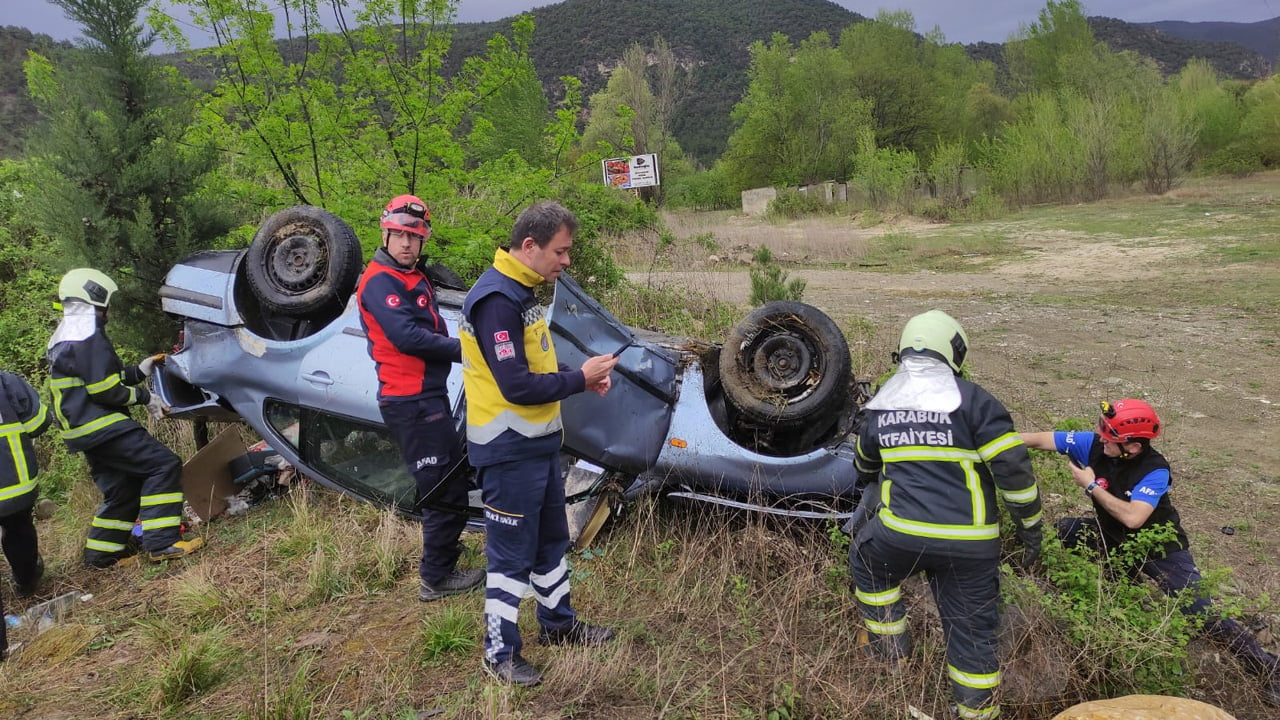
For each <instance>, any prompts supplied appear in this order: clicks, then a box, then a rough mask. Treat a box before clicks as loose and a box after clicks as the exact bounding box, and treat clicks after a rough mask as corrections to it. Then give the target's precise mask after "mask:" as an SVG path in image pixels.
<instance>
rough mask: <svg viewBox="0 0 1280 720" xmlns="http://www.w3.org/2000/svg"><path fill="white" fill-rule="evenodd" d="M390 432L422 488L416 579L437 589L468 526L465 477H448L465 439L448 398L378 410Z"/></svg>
mask: <svg viewBox="0 0 1280 720" xmlns="http://www.w3.org/2000/svg"><path fill="white" fill-rule="evenodd" d="M379 410H381V411H382V420H383V422H385V423H386V424H387V430H389V431H390V432H391V437H392V439H393V440H395V443H396V446H397V447H399V448H400V456H401V457H403V458H404V463H405V465H406V466H407V467H408V468H409V473H410V474H411V475H413V479H414V482H415V483H416V484H417V487H418V505H419V507H420V508H422V560H421V561H420V562H419V563H418V577H420V578H422V580H423V581H424V582H426V583H427V584H428V585H435V584H436V583H439V582H440V581H441V580H444V579H445V578H446V577H448V576H449V573H451V572H453V568H454V567H455V566H456V565H457V564H458V556H459V554H461V547H460V546H459V545H458V538H459V537H461V536H462V530H463V528H464V527H466V524H467V515H466V507H467V478H466V474H465V473H461V472H459V473H454V474H453V477H451V478H446V477H445V473H446V472H448V470H449V468H450V466H451V465H452V460H453V458H454V456H455V455H456V453H458V452H460V451H461V440H460V436H459V435H458V431H457V428H456V427H455V426H454V421H453V415H452V414H450V412H449V401H448V400H447V399H446V398H442V397H437V398H426V399H420V400H405V401H400V402H396V401H389V402H384V403H382V404H381V405H380V406H379Z"/></svg>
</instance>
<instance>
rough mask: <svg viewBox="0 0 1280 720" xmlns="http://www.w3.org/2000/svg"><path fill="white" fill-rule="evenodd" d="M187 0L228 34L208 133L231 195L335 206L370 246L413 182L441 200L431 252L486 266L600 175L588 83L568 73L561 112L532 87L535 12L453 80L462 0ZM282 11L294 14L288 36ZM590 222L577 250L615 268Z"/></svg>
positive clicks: (594, 272) (220, 50)
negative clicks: (326, 23)
mask: <svg viewBox="0 0 1280 720" xmlns="http://www.w3.org/2000/svg"><path fill="white" fill-rule="evenodd" d="M187 2H188V4H189V5H190V6H191V7H192V8H193V9H194V10H198V11H199V12H198V13H197V22H199V23H201V24H203V25H204V27H205V28H207V29H208V30H209V31H210V32H211V33H212V34H213V35H214V37H215V38H216V39H217V44H216V46H215V47H213V48H210V49H209V50H207V51H206V52H205V57H206V58H207V59H208V60H209V61H210V63H211V64H212V65H213V67H214V68H215V69H216V70H217V77H218V79H217V84H216V86H215V88H214V91H213V94H212V96H211V98H210V100H209V102H208V103H207V104H206V106H205V112H204V113H203V115H202V123H201V125H200V128H199V129H200V132H201V133H203V135H204V136H205V137H208V138H211V139H213V140H215V141H216V142H217V143H218V144H219V145H220V146H221V147H223V148H224V149H225V151H226V155H227V158H228V163H227V164H226V166H225V172H224V173H223V174H222V178H221V181H222V182H224V183H225V186H226V188H227V192H229V193H231V194H234V195H237V196H240V197H244V198H246V199H250V200H251V201H252V203H253V205H255V206H257V207H260V208H262V209H263V210H264V211H265V210H268V209H275V208H278V207H280V206H282V205H289V204H308V205H318V206H322V207H325V208H326V209H328V210H330V211H332V212H334V213H335V214H336V215H338V216H339V217H341V218H343V219H344V220H346V221H347V222H348V223H349V224H350V225H351V226H352V227H353V228H354V229H355V231H356V233H357V234H358V235H359V236H360V237H361V238H362V240H363V241H364V243H365V245H366V248H370V249H371V248H372V247H373V246H374V245H376V243H377V238H378V229H377V224H376V222H374V219H375V218H377V213H378V210H379V209H380V208H381V205H382V203H383V202H385V200H386V198H388V197H391V196H394V195H397V194H400V193H403V192H411V193H414V194H416V195H418V196H420V197H422V198H423V199H424V200H425V201H426V202H427V203H428V204H429V205H430V206H431V212H432V223H433V226H434V228H435V231H434V233H433V234H432V238H431V243H430V246H429V247H428V248H427V253H428V255H430V256H431V257H432V258H433V259H434V260H438V261H442V262H446V263H447V264H449V265H451V266H452V267H453V268H454V269H455V270H457V271H458V272H459V273H461V274H462V275H464V276H468V275H471V276H474V275H475V274H478V273H479V271H480V270H481V269H482V268H483V267H484V266H485V265H487V264H488V263H489V261H490V260H491V259H492V257H493V249H494V247H495V246H496V245H498V244H499V243H501V242H502V239H503V238H504V237H505V236H506V234H507V232H508V231H509V229H510V227H511V223H512V221H513V220H514V217H515V215H516V214H518V213H519V212H520V210H522V209H523V208H524V207H526V206H527V205H528V204H529V203H530V202H532V201H534V200H537V199H542V198H546V197H561V198H564V199H566V201H567V198H568V196H569V195H570V194H571V193H572V191H573V189H574V187H575V186H576V185H577V184H579V183H582V182H586V181H587V178H588V177H590V180H592V181H595V180H596V177H598V176H596V175H593V174H591V173H590V172H589V171H590V170H593V169H594V168H596V167H598V162H599V158H600V154H599V153H598V152H595V151H585V152H584V151H583V149H582V147H581V137H580V135H579V133H578V131H577V129H576V127H575V122H576V120H577V118H578V114H579V110H580V104H581V93H580V90H579V83H578V81H577V80H576V79H575V78H565V79H564V81H565V99H564V101H563V102H562V104H561V105H559V106H558V107H555V108H551V107H550V105H549V103H547V101H546V100H545V97H540V95H541V89H540V88H539V87H537V85H536V83H534V82H533V74H532V63H531V60H530V58H529V54H528V50H529V46H530V43H531V41H532V38H533V32H534V25H533V20H532V17H531V16H528V15H524V16H520V17H518V18H516V19H515V20H514V21H513V22H512V24H511V28H510V32H509V33H508V34H496V35H494V36H493V37H492V38H490V39H489V41H488V43H487V46H486V50H485V52H484V53H483V54H481V55H477V56H474V57H469V58H467V59H466V60H464V61H463V62H462V65H461V68H460V69H459V70H458V71H457V72H454V73H452V74H450V75H449V76H448V77H446V76H445V74H444V73H443V67H444V61H445V58H446V56H447V54H448V53H449V50H450V47H451V42H452V32H453V25H452V20H453V16H454V7H455V5H456V3H455V2H454V1H453V0H368V1H367V2H363V3H361V4H359V5H358V6H354V7H356V8H357V9H355V10H354V11H351V10H349V9H348V6H347V5H346V4H345V3H339V2H331V1H330V0H281V1H279V2H277V0H187ZM277 7H285V8H287V9H288V10H289V13H288V18H289V19H290V21H291V22H290V23H288V24H286V26H285V32H286V35H287V37H286V38H285V39H284V41H282V42H279V43H277V42H276V38H275V36H274V34H273V31H272V28H273V20H274V16H273V14H272V10H273V9H274V8H277ZM322 7H323V10H324V12H325V14H326V15H328V14H332V15H333V16H334V17H335V18H337V26H338V29H337V31H336V32H327V31H325V30H324V28H323V27H322V26H321V25H320V23H319V16H320V12H321V9H322ZM535 132H536V136H535ZM577 197H579V198H581V199H582V200H583V202H586V203H594V202H598V201H601V198H600V196H597V195H592V194H587V193H582V194H579V195H577ZM627 202H634V200H632V199H631V198H628V199H627ZM568 206H569V207H570V209H572V210H574V211H575V212H577V213H579V215H581V216H583V217H587V218H591V217H600V216H601V214H600V213H597V212H593V210H595V209H594V208H587V207H575V206H572V205H568ZM255 220H256V218H255ZM254 224H255V223H254V222H250V223H247V224H246V225H245V226H244V228H243V229H242V231H241V232H240V233H239V237H240V238H241V239H243V238H244V237H245V236H246V235H248V234H249V232H251V230H252V227H253V226H254ZM586 225H587V223H586V222H585V221H584V223H583V228H582V229H580V232H579V244H580V245H581V246H582V247H580V248H577V250H578V252H576V253H575V260H578V259H580V258H592V257H597V258H599V260H600V262H601V263H604V264H608V263H609V259H608V256H607V255H606V254H604V253H600V254H598V255H597V254H593V253H590V252H587V251H586V243H588V242H590V238H592V237H594V236H597V235H598V234H599V230H600V229H599V228H594V227H587V226H586ZM612 229H613V228H611V230H612ZM616 229H617V230H625V229H626V228H625V227H618V228H616ZM575 271H576V274H578V275H579V276H581V277H582V278H584V279H585V278H596V280H597V281H598V282H601V283H607V282H613V281H614V279H616V277H617V274H616V272H615V270H614V269H613V268H612V267H611V266H610V267H605V266H603V265H602V266H601V267H598V268H593V267H590V266H589V265H588V264H586V263H583V262H575Z"/></svg>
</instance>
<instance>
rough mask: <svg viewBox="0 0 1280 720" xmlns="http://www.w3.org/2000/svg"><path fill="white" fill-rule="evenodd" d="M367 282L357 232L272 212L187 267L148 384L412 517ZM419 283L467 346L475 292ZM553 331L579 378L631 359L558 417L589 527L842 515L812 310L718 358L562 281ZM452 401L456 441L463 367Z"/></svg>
mask: <svg viewBox="0 0 1280 720" xmlns="http://www.w3.org/2000/svg"><path fill="white" fill-rule="evenodd" d="M361 270H362V259H361V250H360V245H359V242H358V241H357V240H356V237H355V234H354V233H353V232H352V231H351V229H350V227H349V226H347V225H346V224H345V223H343V222H342V221H341V220H340V219H339V218H337V217H336V216H334V215H332V214H331V213H328V212H327V211H324V210H321V209H319V208H314V207H309V206H299V207H294V208H289V209H286V210H281V211H279V212H277V213H275V214H274V215H272V216H271V217H270V218H268V219H267V220H266V221H265V222H264V223H263V225H262V226H261V227H260V228H259V231H258V233H257V235H256V236H255V238H254V240H253V242H252V244H251V245H250V246H249V247H248V248H247V249H242V250H212V251H205V252H200V253H196V254H194V255H192V256H191V257H189V258H187V259H186V260H184V261H182V262H181V263H179V264H178V265H176V266H174V267H173V269H172V270H170V271H169V273H168V275H167V277H166V278H165V284H164V286H163V287H162V289H161V291H160V296H161V301H162V306H163V309H164V311H165V312H166V313H169V314H170V315H172V316H174V317H176V318H178V319H179V320H180V321H181V324H182V332H181V337H180V340H179V343H178V345H177V347H176V349H175V352H174V353H173V354H172V355H171V356H170V357H169V358H168V361H167V362H166V363H165V364H164V365H157V366H156V368H155V370H153V374H152V378H151V380H152V386H153V389H154V390H155V392H157V393H158V394H159V396H160V398H161V400H162V401H163V402H164V404H165V405H166V406H168V407H169V408H170V411H169V415H170V417H175V418H193V417H206V418H210V419H214V420H223V421H226V420H243V421H244V422H246V423H248V424H249V425H250V426H251V427H252V428H253V429H254V430H255V431H257V432H258V433H259V434H260V435H261V436H262V437H263V438H264V439H265V440H266V441H267V442H268V443H269V444H270V445H271V446H272V447H273V448H274V449H275V450H276V451H277V452H278V453H279V454H281V455H282V456H284V457H285V458H286V459H287V460H288V461H290V462H291V463H293V464H294V465H295V466H296V467H298V468H299V469H301V470H302V471H303V472H304V473H305V474H307V475H309V476H310V477H311V478H313V479H314V480H316V481H318V482H320V483H322V484H324V485H326V486H329V487H331V488H333V489H336V490H338V491H341V492H344V493H347V494H349V495H353V496H355V497H358V498H361V499H364V500H367V501H371V502H375V503H379V504H382V505H384V506H388V507H394V508H396V509H398V510H400V511H402V512H404V513H407V514H416V512H417V502H418V498H416V497H415V486H414V482H413V480H412V478H411V477H410V475H409V474H408V472H407V471H406V470H405V468H404V467H403V466H402V464H401V460H400V455H399V453H398V452H397V451H396V449H395V446H394V445H393V444H392V441H391V437H390V435H389V434H388V432H387V431H386V429H385V427H383V425H382V420H381V415H380V413H379V411H378V407H377V379H376V376H375V373H374V367H373V361H372V359H371V358H370V357H369V353H368V349H367V340H366V338H365V333H364V331H363V329H362V328H361V325H360V319H359V313H358V310H357V307H356V303H355V301H354V298H353V291H354V289H355V286H356V282H357V280H358V277H359V274H360V272H361ZM427 270H428V273H427V274H428V276H430V277H431V278H432V280H433V282H434V283H435V285H436V287H437V300H438V302H439V306H440V311H441V313H442V314H443V315H444V317H445V320H446V323H447V325H448V326H449V330H450V334H452V335H454V336H455V337H456V335H457V325H458V322H459V320H460V318H461V307H462V302H463V299H464V297H465V287H464V285H463V283H462V281H461V280H460V279H459V278H458V276H457V275H456V274H455V273H453V272H452V271H450V270H449V269H448V268H444V267H442V266H432V267H429V268H428V269H427ZM548 322H549V324H550V327H551V331H552V335H553V337H554V341H555V344H556V351H557V354H558V356H559V358H560V360H561V362H563V363H566V364H568V365H570V366H572V367H577V366H578V365H580V364H581V363H582V361H583V360H585V359H586V357H588V356H590V355H598V354H605V353H613V352H618V351H619V348H622V350H621V351H620V355H619V362H618V365H617V367H616V369H615V370H614V373H613V376H612V379H613V387H612V390H611V391H610V392H609V394H608V396H607V397H603V398H602V397H599V396H597V395H595V394H594V393H581V394H578V395H575V396H573V397H571V398H569V399H567V400H565V401H563V403H562V405H561V408H562V413H563V419H564V452H565V453H566V454H567V455H568V456H570V459H571V461H570V462H566V463H565V467H566V469H569V470H568V471H569V473H570V476H571V477H570V483H569V492H570V498H569V500H570V502H571V504H572V503H574V501H583V500H592V502H591V503H584V505H585V506H586V507H590V508H591V509H592V511H591V512H592V513H593V514H594V515H595V516H596V518H597V519H602V516H603V515H604V514H607V509H608V506H609V505H610V503H602V502H599V498H601V497H602V496H604V495H606V494H608V493H609V492H610V491H614V494H613V495H612V497H613V498H614V499H615V500H617V499H619V498H622V499H625V498H629V497H632V496H634V495H636V494H638V493H641V492H665V493H672V494H677V495H680V496H682V497H687V498H693V499H697V500H705V501H709V502H717V503H722V504H730V505H735V506H742V507H749V508H752V509H758V510H764V511H769V512H780V513H786V514H793V515H801V516H826V515H838V514H840V513H841V511H842V510H843V509H844V508H845V507H846V506H847V504H848V500H849V499H850V496H851V495H852V493H853V479H854V471H853V448H852V446H851V445H850V444H849V443H847V442H846V436H847V434H848V431H849V429H850V427H851V426H852V423H853V421H854V416H855V413H856V411H857V409H858V402H857V399H856V398H855V393H856V391H857V388H858V386H857V385H856V384H855V383H854V382H853V379H852V376H851V372H850V358H849V351H848V346H847V343H846V341H845V339H844V336H843V335H842V334H841V332H840V330H839V328H838V327H837V326H836V325H835V323H834V322H832V321H831V319H830V318H828V317H827V316H826V315H825V314H823V313H822V312H820V311H819V310H817V309H816V308H813V307H811V306H809V305H805V304H803V303H798V302H777V303H770V304H768V305H765V306H764V307H761V308H758V309H756V310H755V311H753V312H751V313H750V314H748V315H747V316H746V317H745V318H744V319H743V320H742V321H741V322H740V323H739V324H738V325H737V326H736V327H735V328H734V329H733V330H732V331H731V332H730V334H729V336H728V338H726V341H725V343H724V344H723V345H708V344H705V343H697V342H693V341H690V340H687V339H683V338H676V337H670V336H665V335H658V334H654V333H649V332H645V331H640V330H634V329H631V328H628V327H627V326H625V325H623V324H622V323H621V322H619V321H618V320H617V319H616V318H614V317H613V316H612V315H610V314H609V312H608V311H606V310H605V309H604V308H603V307H601V306H600V304H599V303H597V302H596V301H595V300H594V299H593V298H591V297H590V296H589V295H587V294H586V293H585V292H584V291H583V290H582V288H581V287H579V286H578V285H577V284H576V283H575V282H574V281H573V280H572V279H570V278H568V277H567V276H561V279H560V280H559V281H558V282H557V284H556V286H555V288H554V299H553V301H552V302H551V305H550V308H549V310H548ZM448 390H449V397H450V400H451V405H452V407H453V411H454V418H455V420H456V422H457V423H458V426H459V428H463V427H464V426H465V412H466V403H465V400H464V398H463V392H462V370H461V366H460V365H454V367H453V371H452V372H451V373H450V375H449V378H448ZM463 445H464V447H463V448H462V451H461V452H459V453H458V454H457V457H458V458H459V461H458V463H457V464H456V466H455V467H453V468H452V469H451V472H458V473H469V474H471V475H472V484H473V487H474V472H473V471H472V470H471V468H470V467H469V465H468V464H467V462H466V459H465V442H464V443H463ZM570 468H572V469H570ZM478 495H479V493H478V491H477V492H473V493H472V503H471V504H472V507H473V510H475V512H476V515H477V516H478V515H479V504H480V503H479V497H478ZM597 508H598V509H599V512H595V510H596V509H597ZM572 512H573V508H572V505H571V513H572ZM596 524H597V525H598V523H596Z"/></svg>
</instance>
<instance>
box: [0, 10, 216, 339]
mask: <svg viewBox="0 0 1280 720" xmlns="http://www.w3.org/2000/svg"><path fill="white" fill-rule="evenodd" d="M54 2H55V4H57V5H58V6H59V7H61V8H62V9H63V10H64V11H65V12H66V15H67V17H68V19H70V20H72V21H73V22H75V23H77V24H78V25H79V26H80V27H81V29H82V31H83V32H84V40H83V41H82V42H81V43H80V45H79V48H78V49H77V50H76V51H74V52H69V53H67V54H66V55H64V57H65V60H62V61H59V62H58V63H57V64H54V63H53V62H51V61H50V60H49V59H48V58H45V57H43V56H40V55H37V54H32V55H31V56H30V58H29V59H28V61H27V63H26V64H25V69H26V73H27V84H28V87H29V88H30V90H31V93H32V96H33V97H34V98H35V100H36V104H37V107H39V109H40V111H41V113H42V114H43V115H44V116H45V117H46V118H47V119H48V123H47V124H46V125H44V126H42V127H41V128H40V129H38V130H37V131H36V133H35V134H34V135H33V137H32V139H31V145H30V150H31V161H32V168H31V169H32V174H33V176H34V177H35V179H36V188H38V191H33V192H31V193H30V194H28V195H26V196H25V198H24V203H23V208H22V214H23V216H24V217H25V218H26V220H27V221H28V222H29V223H30V224H31V226H32V227H34V228H35V229H36V230H37V231H39V232H40V233H41V234H42V235H43V236H44V237H46V238H49V239H50V243H51V247H50V248H49V250H50V252H48V253H47V254H46V258H47V262H48V264H49V266H50V268H51V269H52V270H53V271H54V272H60V271H63V270H66V269H69V268H71V267H75V266H78V265H85V266H90V267H95V268H98V269H100V270H103V271H105V272H107V273H108V274H109V275H112V276H113V278H114V279H115V280H116V282H117V283H119V285H120V293H119V295H118V296H117V298H118V300H117V301H116V302H114V303H113V305H114V307H113V316H114V318H115V319H116V322H115V323H113V334H114V335H115V336H116V338H117V339H118V340H122V341H125V342H127V343H131V344H134V345H135V346H137V347H139V348H145V349H156V348H159V347H164V346H166V345H167V344H168V343H169V342H171V341H172V330H171V328H170V327H169V325H168V323H167V321H166V320H165V317H164V315H163V314H162V313H159V312H157V310H158V308H159V299H158V296H157V291H158V290H159V288H160V285H161V283H162V282H163V280H164V276H165V273H166V272H167V271H168V270H169V268H170V267H171V266H172V265H173V264H174V262H176V261H177V260H179V259H181V258H183V257H185V256H187V255H188V254H190V253H191V252H193V251H195V250H197V249H201V248H205V247H208V246H210V245H211V244H212V243H213V240H214V238H217V237H218V236H220V235H222V234H223V233H225V232H226V230H227V228H228V227H230V224H231V223H230V219H229V217H228V213H227V211H226V209H225V206H226V200H225V199H224V198H215V197H213V196H211V194H210V193H208V192H206V191H205V189H204V188H203V185H202V183H203V180H204V178H205V177H206V175H207V174H208V173H209V172H210V170H212V169H213V168H214V166H215V163H216V161H217V155H216V152H215V149H214V148H213V147H212V146H211V145H210V144H208V143H207V142H203V141H200V140H199V139H193V138H191V137H189V136H188V135H187V128H188V124H189V123H190V121H191V117H192V114H193V108H194V104H193V101H194V99H195V94H194V92H193V90H192V88H191V87H190V85H189V84H188V83H187V82H186V81H185V80H184V79H183V78H182V77H181V76H180V75H179V74H178V73H177V71H176V70H175V69H174V68H173V67H172V66H169V65H166V64H165V63H164V62H163V61H162V60H161V59H160V58H158V57H156V56H154V55H151V54H150V49H151V46H152V43H153V42H154V39H155V35H154V33H153V32H151V31H148V30H145V29H144V28H143V26H142V25H141V23H140V22H139V13H140V12H141V11H142V9H143V8H144V7H145V6H146V4H147V0H54ZM50 290H52V288H50Z"/></svg>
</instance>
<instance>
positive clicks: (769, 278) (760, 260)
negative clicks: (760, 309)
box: [750, 245, 805, 306]
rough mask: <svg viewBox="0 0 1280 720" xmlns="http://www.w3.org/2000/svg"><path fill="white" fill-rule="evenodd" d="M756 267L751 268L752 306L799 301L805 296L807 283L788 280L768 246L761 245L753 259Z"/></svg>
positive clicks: (799, 279)
mask: <svg viewBox="0 0 1280 720" xmlns="http://www.w3.org/2000/svg"><path fill="white" fill-rule="evenodd" d="M752 260H753V261H754V262H755V266H754V267H752V268H751V271H750V272H751V304H752V305H756V306H759V305H764V304H765V303H767V302H771V301H773V300H794V301H799V300H800V298H801V297H803V296H804V286H805V281H804V280H803V279H801V278H796V279H794V280H788V279H787V272H786V271H785V270H783V269H782V268H780V267H778V266H777V265H774V264H773V253H771V252H770V251H769V248H768V247H767V246H764V245H761V246H760V248H759V249H758V250H756V252H755V255H754V256H753V257H752Z"/></svg>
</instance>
